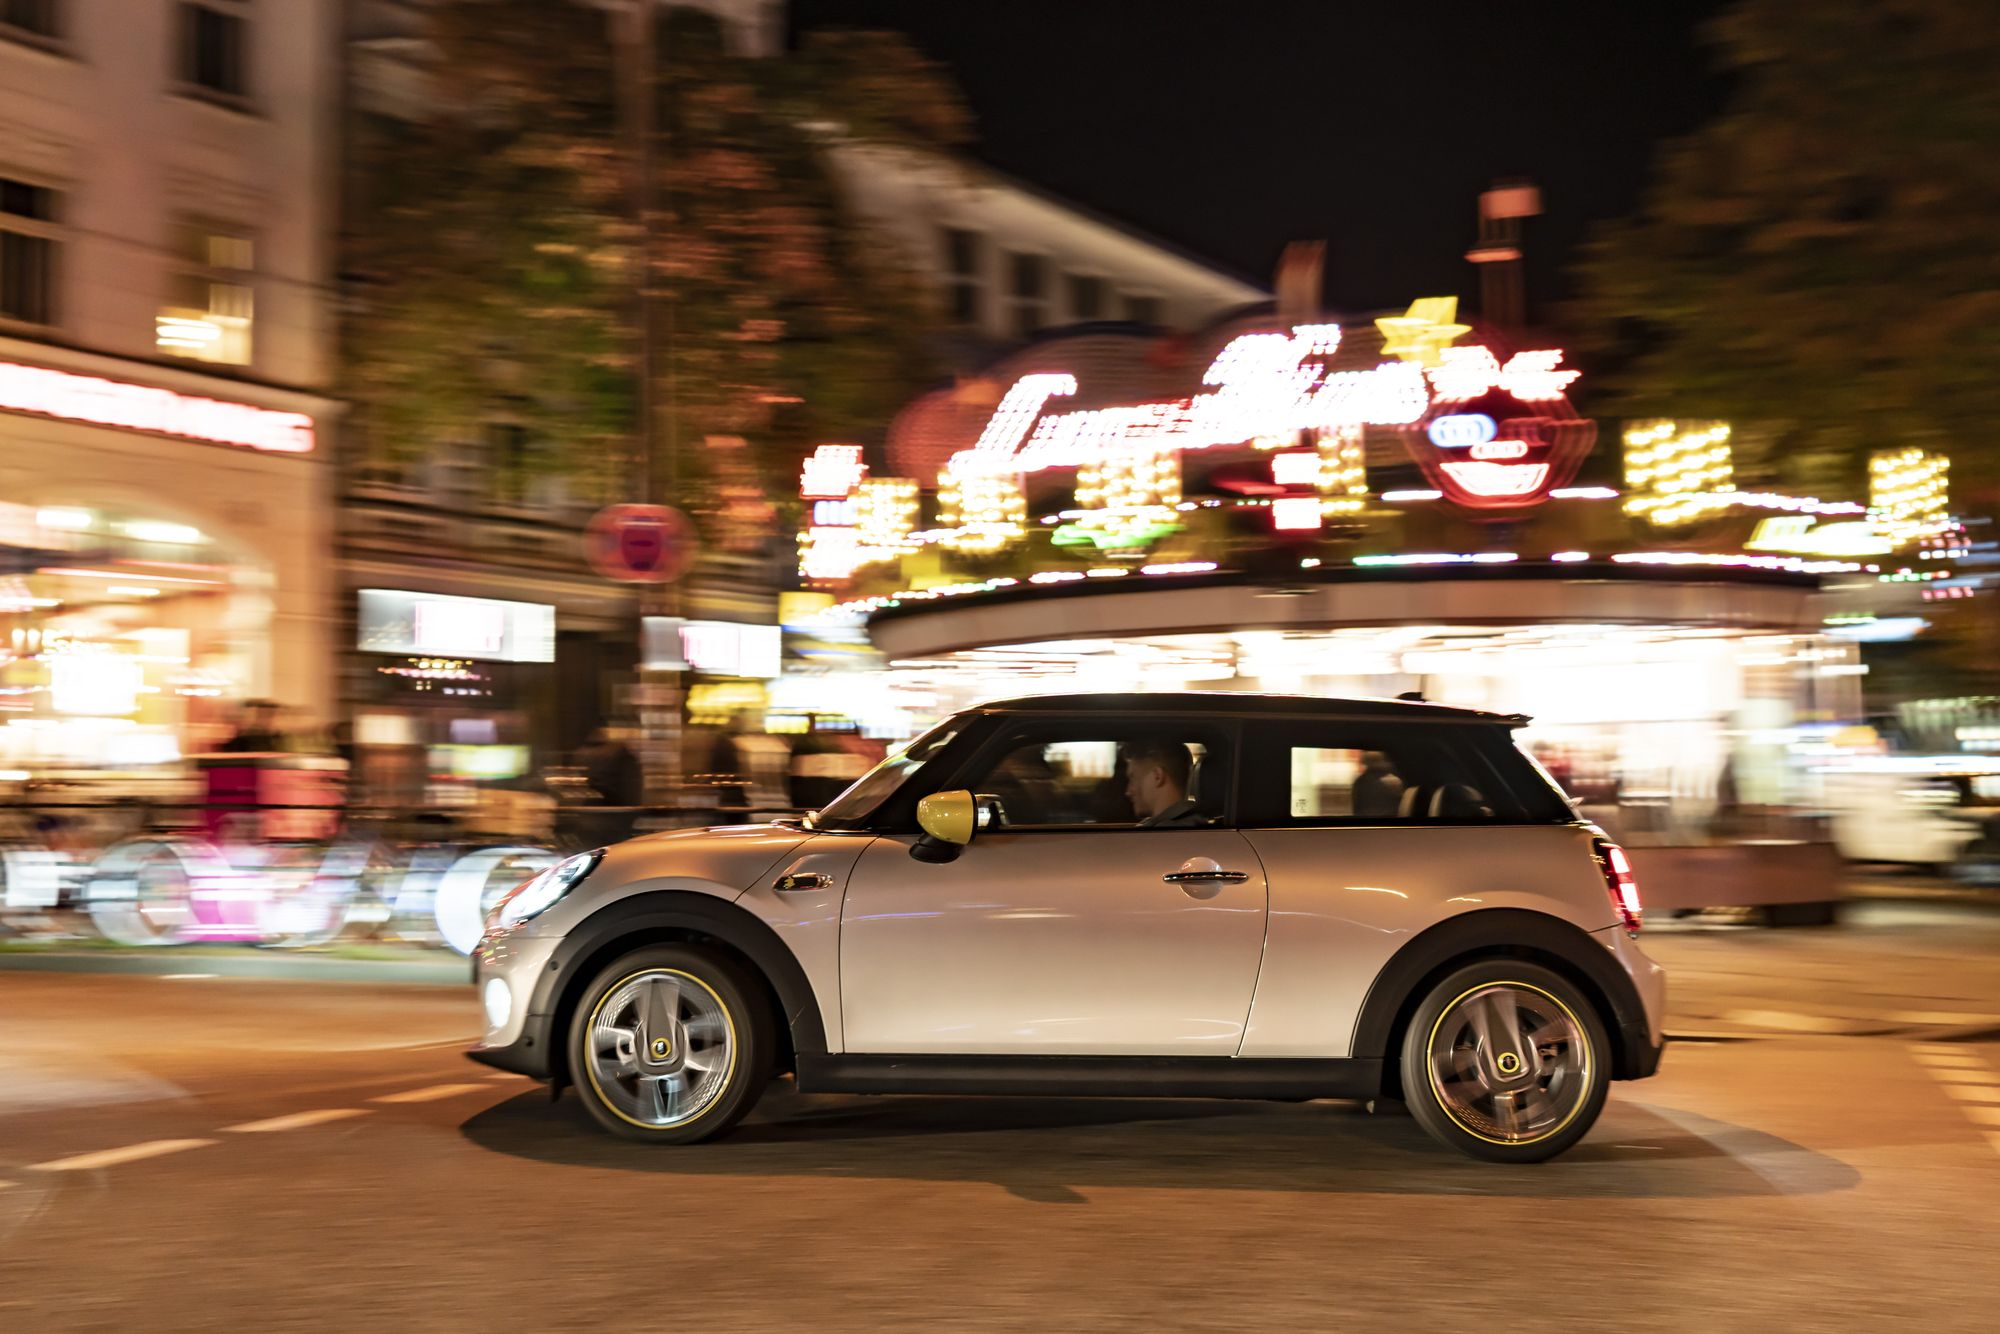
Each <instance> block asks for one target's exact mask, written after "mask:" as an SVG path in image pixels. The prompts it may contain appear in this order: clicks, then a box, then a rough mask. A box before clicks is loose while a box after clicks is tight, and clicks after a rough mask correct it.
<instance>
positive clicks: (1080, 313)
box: [1069, 273, 1104, 320]
mask: <svg viewBox="0 0 2000 1334" xmlns="http://www.w3.org/2000/svg"><path fill="white" fill-rule="evenodd" d="M1069 316H1070V318H1071V319H1073V320H1101V319H1103V318H1104V279H1102V278H1094V277H1092V276H1090V275H1089V274H1084V273H1072V274H1071V275H1070V276H1069Z"/></svg>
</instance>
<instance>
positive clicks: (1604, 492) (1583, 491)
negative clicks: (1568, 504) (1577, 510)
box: [1549, 486, 1618, 500]
mask: <svg viewBox="0 0 2000 1334" xmlns="http://www.w3.org/2000/svg"><path fill="white" fill-rule="evenodd" d="M1549 495H1550V496H1551V497H1553V498H1554V499H1556V500H1616V499H1618V492H1616V491H1614V490H1613V489H1612V488H1610V487H1608V486H1559V487H1557V488H1556V489H1555V490H1553V491H1551V492H1549Z"/></svg>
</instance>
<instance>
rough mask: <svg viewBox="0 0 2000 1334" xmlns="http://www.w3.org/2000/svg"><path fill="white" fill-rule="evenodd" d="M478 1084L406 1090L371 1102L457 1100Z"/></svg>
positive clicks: (435, 1085) (439, 1085) (432, 1086)
mask: <svg viewBox="0 0 2000 1334" xmlns="http://www.w3.org/2000/svg"><path fill="white" fill-rule="evenodd" d="M478 1087H479V1085H477V1084H433V1085H431V1086H430V1087H429V1088H422V1089H405V1090H403V1091H402V1092H401V1093H385V1094H383V1095H382V1096H381V1097H379V1098H370V1099H369V1100H368V1101H370V1102H436V1101H437V1100H438V1099H439V1098H455V1097H457V1096H458V1095H459V1094H461V1093H470V1092H472V1091H473V1090H475V1089H477V1088H478Z"/></svg>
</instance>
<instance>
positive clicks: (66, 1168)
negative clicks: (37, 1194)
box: [33, 1139, 215, 1172]
mask: <svg viewBox="0 0 2000 1334" xmlns="http://www.w3.org/2000/svg"><path fill="white" fill-rule="evenodd" d="M213 1143H215V1141H214V1140H212V1139H149V1140H147V1141H146V1142H145V1143H143V1144H127V1145H126V1146H125V1147H124V1148H122V1149H99V1150H98V1151H97V1152H96V1153H80V1154H78V1155H76V1156H75V1157H74V1158H57V1159H54V1160H52V1161H50V1162H46V1163H35V1164H33V1168H34V1170H35V1171H37V1172H88V1171H90V1170H91V1169H92V1168H97V1167H117V1166H119V1165H120V1164H122V1163H136V1162H138V1161H139V1160H140V1159H142V1158H157V1157H159V1156H160V1155H161V1154H163V1153H179V1152H180V1151H181V1150H183V1149H199V1148H201V1147H202V1146H203V1145H206V1144H213Z"/></svg>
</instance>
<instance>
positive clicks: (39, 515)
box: [35, 509, 94, 532]
mask: <svg viewBox="0 0 2000 1334" xmlns="http://www.w3.org/2000/svg"><path fill="white" fill-rule="evenodd" d="M93 521H94V520H93V518H92V516H91V513H90V511H89V510H77V509H46V510H36V511H35V522H36V523H38V524H40V525H41V526H42V527H44V528H61V529H66V530H68V531H71V532H76V531H80V530H82V529H85V528H88V527H90V525H91V523H92V522H93Z"/></svg>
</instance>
